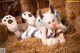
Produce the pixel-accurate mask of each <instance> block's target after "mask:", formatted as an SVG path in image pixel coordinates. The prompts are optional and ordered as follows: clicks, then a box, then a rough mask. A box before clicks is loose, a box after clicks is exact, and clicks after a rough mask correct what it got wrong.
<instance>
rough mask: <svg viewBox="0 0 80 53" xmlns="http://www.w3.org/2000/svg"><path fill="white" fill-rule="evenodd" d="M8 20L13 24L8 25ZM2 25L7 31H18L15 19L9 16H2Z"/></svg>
mask: <svg viewBox="0 0 80 53" xmlns="http://www.w3.org/2000/svg"><path fill="white" fill-rule="evenodd" d="M4 20H6V21H4ZM9 20H12V21H13V23H11V24H9V23H8V21H9ZM2 23H3V24H4V25H6V26H7V28H8V29H9V31H11V32H14V31H16V30H17V29H18V25H17V22H16V20H15V18H14V17H13V16H11V15H7V16H4V18H3V19H2Z"/></svg>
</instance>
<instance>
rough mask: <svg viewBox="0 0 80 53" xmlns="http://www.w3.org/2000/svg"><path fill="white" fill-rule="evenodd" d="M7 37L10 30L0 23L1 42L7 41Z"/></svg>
mask: <svg viewBox="0 0 80 53" xmlns="http://www.w3.org/2000/svg"><path fill="white" fill-rule="evenodd" d="M7 37H8V30H7V28H6V27H5V26H4V25H3V24H2V23H0V44H1V43H3V42H5V41H6V39H7Z"/></svg>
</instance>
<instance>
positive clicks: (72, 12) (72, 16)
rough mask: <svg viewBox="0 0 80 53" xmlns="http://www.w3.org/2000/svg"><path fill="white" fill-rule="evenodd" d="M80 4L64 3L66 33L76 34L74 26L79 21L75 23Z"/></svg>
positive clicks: (78, 14)
mask: <svg viewBox="0 0 80 53" xmlns="http://www.w3.org/2000/svg"><path fill="white" fill-rule="evenodd" d="M79 6H80V2H66V16H67V25H68V32H71V33H74V32H76V30H78V29H75V26H76V24H77V23H78V22H80V21H75V20H76V19H77V17H79V16H80V10H79V9H80V7H79Z"/></svg>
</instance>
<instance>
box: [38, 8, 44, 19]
mask: <svg viewBox="0 0 80 53" xmlns="http://www.w3.org/2000/svg"><path fill="white" fill-rule="evenodd" d="M37 16H40V18H41V19H43V15H42V11H41V10H40V9H38V10H37Z"/></svg>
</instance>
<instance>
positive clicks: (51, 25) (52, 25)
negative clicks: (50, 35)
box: [48, 20, 57, 30]
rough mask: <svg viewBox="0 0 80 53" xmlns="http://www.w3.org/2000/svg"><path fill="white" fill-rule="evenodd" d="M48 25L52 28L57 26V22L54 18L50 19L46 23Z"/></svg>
mask: <svg viewBox="0 0 80 53" xmlns="http://www.w3.org/2000/svg"><path fill="white" fill-rule="evenodd" d="M48 27H49V28H51V29H52V30H54V29H55V28H56V27H57V23H56V21H55V20H52V21H51V22H49V23H48Z"/></svg>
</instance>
